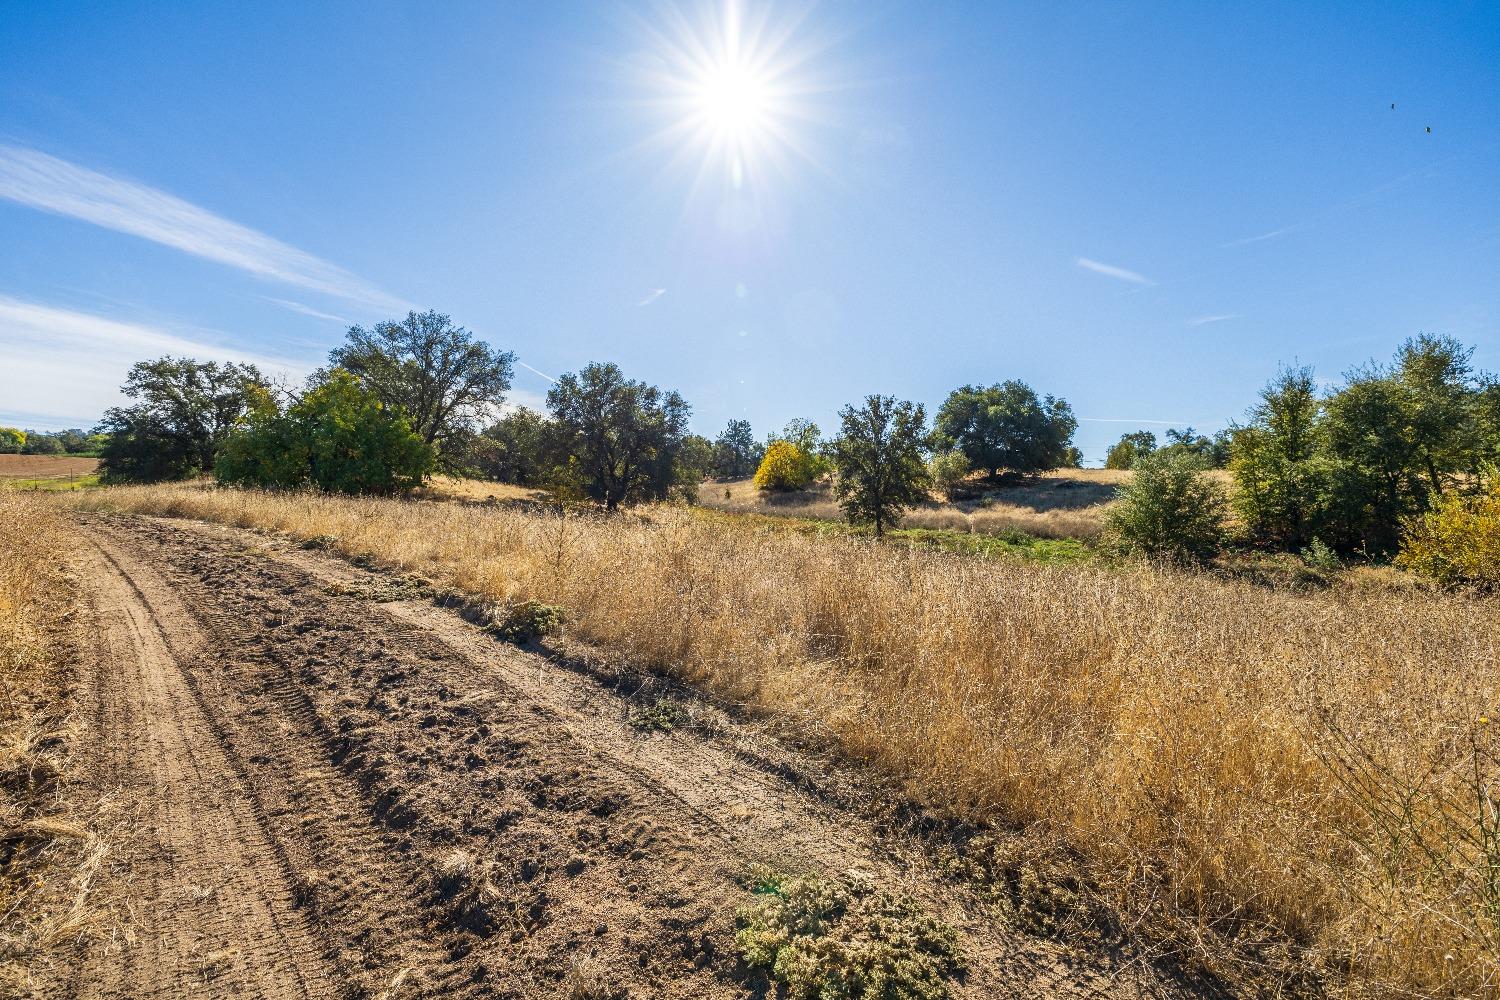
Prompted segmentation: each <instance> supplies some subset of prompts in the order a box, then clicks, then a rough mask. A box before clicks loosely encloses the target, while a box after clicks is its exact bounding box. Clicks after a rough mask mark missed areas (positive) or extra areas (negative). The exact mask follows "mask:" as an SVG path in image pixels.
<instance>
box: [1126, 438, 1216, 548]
mask: <svg viewBox="0 0 1500 1000" xmlns="http://www.w3.org/2000/svg"><path fill="white" fill-rule="evenodd" d="M1203 468H1204V466H1203V462H1202V460H1201V459H1198V458H1196V457H1195V456H1192V455H1187V454H1182V453H1177V454H1160V453H1158V454H1153V455H1148V456H1147V457H1146V458H1144V459H1142V460H1141V461H1139V462H1137V463H1136V466H1135V475H1134V476H1133V477H1132V478H1131V481H1130V482H1129V483H1127V484H1126V485H1124V486H1122V487H1120V490H1119V492H1118V493H1117V494H1116V501H1115V503H1114V504H1113V505H1112V506H1111V507H1110V508H1109V511H1108V513H1107V514H1106V515H1105V525H1106V529H1107V532H1108V535H1109V538H1110V540H1111V541H1112V542H1113V543H1114V544H1115V546H1116V547H1118V548H1120V549H1122V550H1125V551H1129V552H1138V553H1141V554H1144V555H1147V556H1151V557H1152V558H1157V559H1166V560H1169V561H1172V562H1193V561H1198V560H1203V559H1207V558H1209V557H1211V556H1213V555H1214V554H1215V553H1217V552H1218V551H1219V549H1220V548H1221V547H1222V546H1223V544H1224V512H1225V507H1226V504H1227V501H1226V499H1225V496H1224V491H1223V490H1222V489H1220V488H1219V486H1218V484H1217V483H1214V482H1212V481H1211V480H1209V479H1208V477H1207V476H1205V475H1204V474H1203Z"/></svg>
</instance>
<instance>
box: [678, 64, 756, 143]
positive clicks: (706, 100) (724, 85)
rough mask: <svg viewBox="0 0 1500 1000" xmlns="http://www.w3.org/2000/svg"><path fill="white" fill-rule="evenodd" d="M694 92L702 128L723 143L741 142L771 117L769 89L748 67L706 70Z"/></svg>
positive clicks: (729, 65) (734, 66)
mask: <svg viewBox="0 0 1500 1000" xmlns="http://www.w3.org/2000/svg"><path fill="white" fill-rule="evenodd" d="M696 90H697V94H696V103H697V104H698V108H699V113H700V114H701V115H702V116H703V121H704V124H705V125H706V126H707V127H708V128H709V129H711V130H713V131H714V132H715V133H717V134H718V135H719V136H720V137H722V138H725V139H729V140H733V141H741V140H744V139H746V138H748V137H750V136H752V135H754V134H755V133H756V132H758V131H760V130H761V129H763V128H764V127H765V125H766V123H767V122H766V119H767V116H768V115H769V114H770V113H771V109H772V101H771V90H770V88H769V87H768V85H767V83H766V81H765V80H763V79H761V78H760V77H759V76H757V75H756V73H755V71H754V70H752V69H750V68H749V67H747V66H741V65H737V64H735V63H727V64H725V65H722V66H712V67H709V68H708V69H707V70H706V71H705V73H704V74H703V78H702V79H701V80H700V81H698V84H697V87H696Z"/></svg>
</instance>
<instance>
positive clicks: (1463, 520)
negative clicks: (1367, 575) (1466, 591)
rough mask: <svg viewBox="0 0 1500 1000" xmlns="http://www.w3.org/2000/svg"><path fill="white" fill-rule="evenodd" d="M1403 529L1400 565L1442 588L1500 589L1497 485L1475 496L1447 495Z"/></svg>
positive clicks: (1499, 495)
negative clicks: (1467, 586) (1463, 586)
mask: <svg viewBox="0 0 1500 1000" xmlns="http://www.w3.org/2000/svg"><path fill="white" fill-rule="evenodd" d="M1405 529H1406V530H1405V532H1404V535H1405V537H1404V539H1403V544H1402V546H1401V554H1400V555H1398V556H1397V557H1396V562H1397V563H1399V564H1400V565H1402V566H1405V567H1406V568H1407V569H1409V570H1412V571H1414V572H1416V573H1420V574H1422V575H1423V576H1426V577H1430V578H1431V579H1433V580H1436V581H1437V582H1438V583H1441V584H1443V585H1445V586H1457V585H1462V584H1469V585H1473V586H1479V587H1485V588H1496V587H1500V480H1492V481H1491V484H1490V487H1489V489H1488V490H1487V491H1486V492H1484V493H1482V494H1480V495H1479V496H1475V497H1466V496H1462V495H1460V494H1459V493H1458V492H1456V491H1453V490H1450V491H1449V492H1447V493H1445V494H1444V495H1443V496H1441V497H1439V498H1438V500H1437V502H1436V503H1435V504H1433V506H1432V509H1431V510H1429V511H1427V512H1426V513H1425V514H1422V515H1419V516H1417V517H1413V518H1410V519H1409V520H1408V521H1407V522H1406V525H1405Z"/></svg>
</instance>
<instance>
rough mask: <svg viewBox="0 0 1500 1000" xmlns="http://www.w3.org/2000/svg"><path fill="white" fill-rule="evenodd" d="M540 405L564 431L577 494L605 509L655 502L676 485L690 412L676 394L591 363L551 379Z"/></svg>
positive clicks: (605, 365)
mask: <svg viewBox="0 0 1500 1000" xmlns="http://www.w3.org/2000/svg"><path fill="white" fill-rule="evenodd" d="M547 408H548V409H549V410H551V411H552V417H553V419H554V420H556V421H557V423H558V424H559V425H560V427H561V428H562V429H563V430H564V432H565V434H566V439H565V440H566V444H567V452H568V454H569V456H570V459H571V461H572V462H573V464H574V465H576V468H577V470H578V474H579V476H580V477H581V485H582V489H583V491H584V492H585V493H586V494H587V495H588V496H590V497H592V498H593V499H595V500H597V501H599V502H600V503H602V504H604V506H605V509H607V510H611V511H612V510H614V509H616V508H617V507H618V506H619V505H620V504H622V503H629V502H634V501H636V500H641V499H663V498H665V497H666V496H667V495H668V493H669V492H670V490H671V488H672V486H673V485H674V484H675V483H676V481H677V467H676V461H677V457H678V451H679V449H680V448H681V446H682V442H683V438H684V436H685V435H686V433H687V420H688V416H689V415H690V414H691V413H692V409H691V408H690V407H689V406H688V404H687V402H686V401H685V400H683V398H682V397H681V396H680V395H678V394H677V393H676V392H663V391H662V390H661V389H658V388H657V387H656V386H654V385H647V384H646V383H644V382H638V381H634V380H630V379H627V378H625V376H624V374H623V373H622V372H621V371H620V369H619V367H618V366H617V365H613V364H591V365H588V366H587V367H585V368H584V369H583V370H581V371H580V372H578V373H577V374H576V375H575V374H573V373H571V372H570V373H567V374H565V375H563V376H562V377H561V378H559V379H558V380H557V384H556V385H554V386H553V387H552V388H551V389H550V390H549V391H548V393H547Z"/></svg>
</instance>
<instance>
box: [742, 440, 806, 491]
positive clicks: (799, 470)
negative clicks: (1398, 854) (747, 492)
mask: <svg viewBox="0 0 1500 1000" xmlns="http://www.w3.org/2000/svg"><path fill="white" fill-rule="evenodd" d="M812 478H813V463H812V459H811V457H810V456H809V455H808V454H807V452H805V451H803V450H802V449H801V448H798V447H797V446H796V445H794V444H792V443H791V442H790V441H775V442H772V444H771V446H770V447H769V448H767V449H766V456H765V458H762V459H761V460H760V468H758V469H756V470H755V479H754V480H753V481H754V483H755V488H756V489H758V490H802V489H806V488H807V484H808V483H810V482H812Z"/></svg>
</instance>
